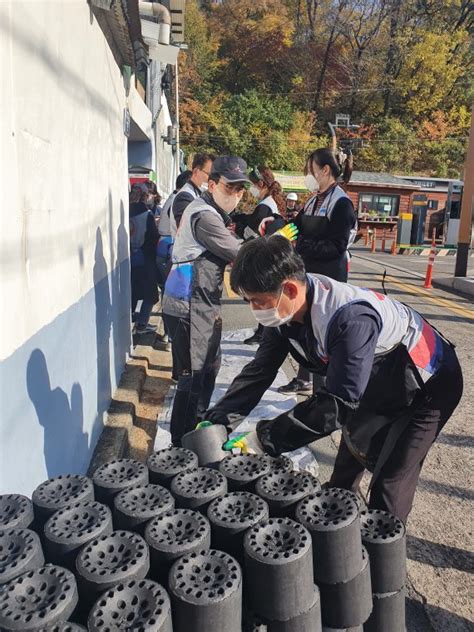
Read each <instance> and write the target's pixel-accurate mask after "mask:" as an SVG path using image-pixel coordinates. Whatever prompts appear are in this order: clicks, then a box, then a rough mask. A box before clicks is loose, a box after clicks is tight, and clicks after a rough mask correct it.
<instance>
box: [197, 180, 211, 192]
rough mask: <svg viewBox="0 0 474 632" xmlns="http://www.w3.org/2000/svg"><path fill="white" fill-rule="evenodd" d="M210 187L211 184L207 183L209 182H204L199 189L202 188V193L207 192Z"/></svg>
mask: <svg viewBox="0 0 474 632" xmlns="http://www.w3.org/2000/svg"><path fill="white" fill-rule="evenodd" d="M208 188H209V185H208V184H207V182H203V183H202V184H201V186H200V187H199V189H200V190H201V193H205V192H206V191H207V190H208Z"/></svg>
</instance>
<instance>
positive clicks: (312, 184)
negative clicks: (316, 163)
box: [304, 173, 319, 193]
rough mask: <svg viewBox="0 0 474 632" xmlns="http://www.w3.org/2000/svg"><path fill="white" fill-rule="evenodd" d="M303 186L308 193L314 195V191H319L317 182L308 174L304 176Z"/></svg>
mask: <svg viewBox="0 0 474 632" xmlns="http://www.w3.org/2000/svg"><path fill="white" fill-rule="evenodd" d="M304 185H305V187H306V188H307V189H308V191H311V193H314V191H317V190H318V189H319V184H318V181H317V180H316V178H315V177H314V176H313V174H312V173H308V174H306V175H305V177H304Z"/></svg>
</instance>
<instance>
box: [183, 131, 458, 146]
mask: <svg viewBox="0 0 474 632" xmlns="http://www.w3.org/2000/svg"><path fill="white" fill-rule="evenodd" d="M181 139H182V140H183V141H190V142H191V141H199V139H202V141H205V140H211V141H224V140H225V141H228V140H229V136H216V135H208V134H205V133H203V134H194V135H190V136H185V135H182V136H181ZM249 140H252V141H254V142H257V143H260V144H273V143H274V142H275V141H274V140H272V139H264V138H261V139H260V138H257V137H256V136H252V137H251V138H250V139H249ZM467 140H468V137H467V136H457V137H449V138H443V139H439V138H416V139H413V140H412V142H413V143H415V144H416V143H445V142H447V141H462V142H466V141H467ZM339 141H343V142H357V141H359V142H364V143H367V144H370V143H381V144H388V145H392V144H398V143H407V142H409V140H408V139H407V138H402V137H399V138H373V139H366V138H342V139H339ZM314 142H315V141H314V140H303V139H302V140H298V139H294V138H293V139H291V138H289V139H286V140H285V143H287V144H299V145H314Z"/></svg>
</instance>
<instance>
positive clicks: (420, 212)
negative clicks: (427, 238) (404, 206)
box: [410, 193, 428, 246]
mask: <svg viewBox="0 0 474 632" xmlns="http://www.w3.org/2000/svg"><path fill="white" fill-rule="evenodd" d="M427 212H428V196H427V195H426V193H418V194H416V195H414V196H413V202H412V216H413V217H412V221H411V231H410V245H412V246H418V245H421V244H423V242H424V235H425V223H426V214H427Z"/></svg>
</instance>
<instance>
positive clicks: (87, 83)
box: [0, 0, 128, 358]
mask: <svg viewBox="0 0 474 632" xmlns="http://www.w3.org/2000/svg"><path fill="white" fill-rule="evenodd" d="M91 21H92V18H91V13H90V10H89V7H88V5H87V3H86V2H85V0H67V1H66V2H43V1H41V0H37V1H36V2H21V1H18V0H10V1H9V0H6V1H5V0H2V2H0V46H1V48H0V63H1V76H2V90H1V91H0V94H1V112H2V114H1V116H0V125H1V151H2V158H1V160H2V162H1V169H0V177H1V200H2V213H1V234H0V251H1V262H2V298H3V300H6V301H7V304H8V306H9V308H8V309H7V310H2V312H3V314H2V319H3V322H2V328H1V331H2V338H1V351H0V353H1V356H0V357H1V358H5V357H7V356H9V355H10V354H11V353H12V352H13V351H14V350H15V349H17V348H18V347H19V346H20V345H21V344H22V343H23V342H24V341H25V340H26V339H28V338H29V337H30V336H31V335H32V334H34V333H35V332H36V331H38V330H39V329H40V328H41V327H42V326H44V325H45V324H47V323H49V322H50V321H51V320H52V319H53V318H54V317H55V316H56V315H57V314H58V313H60V312H61V311H63V310H65V309H66V308H68V307H69V306H70V305H71V304H72V303H74V302H75V301H77V300H78V298H79V297H80V296H82V295H84V294H85V293H86V292H87V291H88V290H90V289H91V286H92V268H93V264H94V248H95V231H96V228H97V227H98V226H100V227H101V229H102V231H103V236H104V256H105V259H106V261H107V262H108V267H109V270H110V269H111V268H112V267H114V266H115V265H116V260H115V252H114V244H113V239H112V240H110V239H108V238H107V236H108V235H111V234H113V233H114V232H115V231H116V230H117V226H118V222H119V200H120V199H122V200H123V201H124V202H125V203H126V201H127V198H128V193H127V154H126V138H125V136H124V134H123V130H122V125H123V123H122V120H123V119H122V116H123V108H124V106H125V92H124V88H123V83H122V78H121V75H120V71H119V68H118V67H117V64H116V63H115V60H114V58H113V56H112V53H111V51H110V49H109V47H108V45H107V42H106V40H105V38H104V36H103V33H102V31H101V30H100V28H99V26H98V25H97V23H96V22H95V20H93V21H92V24H91ZM109 197H111V198H112V204H113V208H112V212H109ZM2 302H3V301H2ZM3 304H5V303H3Z"/></svg>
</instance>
